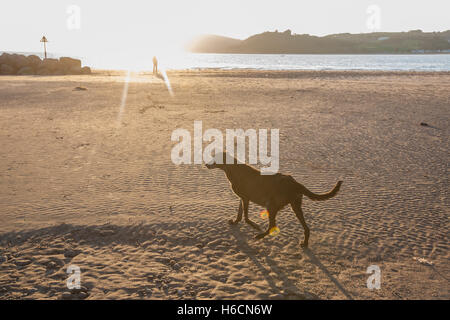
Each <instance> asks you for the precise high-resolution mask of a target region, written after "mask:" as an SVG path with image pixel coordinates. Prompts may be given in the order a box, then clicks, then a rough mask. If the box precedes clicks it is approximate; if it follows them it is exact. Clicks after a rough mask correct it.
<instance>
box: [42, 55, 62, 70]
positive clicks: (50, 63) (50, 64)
mask: <svg viewBox="0 0 450 320" xmlns="http://www.w3.org/2000/svg"><path fill="white" fill-rule="evenodd" d="M60 66H61V65H60V64H59V61H58V60H57V59H50V58H48V59H44V60H42V62H41V64H40V65H39V68H44V69H47V70H49V71H51V72H53V71H56V70H58V68H60Z"/></svg>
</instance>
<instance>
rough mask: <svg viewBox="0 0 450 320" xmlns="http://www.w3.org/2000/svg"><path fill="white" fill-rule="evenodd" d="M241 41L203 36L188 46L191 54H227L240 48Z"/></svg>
mask: <svg viewBox="0 0 450 320" xmlns="http://www.w3.org/2000/svg"><path fill="white" fill-rule="evenodd" d="M241 42H242V41H241V40H238V39H233V38H228V37H222V36H216V35H202V36H199V37H196V38H194V40H192V41H191V42H190V43H189V44H188V46H187V49H188V50H189V51H191V52H202V53H217V52H226V51H227V50H230V49H232V48H234V47H235V46H239V45H240V44H241Z"/></svg>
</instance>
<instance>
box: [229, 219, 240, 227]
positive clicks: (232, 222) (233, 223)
mask: <svg viewBox="0 0 450 320" xmlns="http://www.w3.org/2000/svg"><path fill="white" fill-rule="evenodd" d="M228 224H229V225H231V226H235V225H237V224H238V221H234V220H232V219H230V220H228Z"/></svg>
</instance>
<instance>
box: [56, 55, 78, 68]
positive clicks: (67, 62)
mask: <svg viewBox="0 0 450 320" xmlns="http://www.w3.org/2000/svg"><path fill="white" fill-rule="evenodd" d="M59 62H60V64H61V65H62V66H63V67H64V69H66V70H70V69H72V68H77V69H81V60H78V59H73V58H69V57H61V58H59Z"/></svg>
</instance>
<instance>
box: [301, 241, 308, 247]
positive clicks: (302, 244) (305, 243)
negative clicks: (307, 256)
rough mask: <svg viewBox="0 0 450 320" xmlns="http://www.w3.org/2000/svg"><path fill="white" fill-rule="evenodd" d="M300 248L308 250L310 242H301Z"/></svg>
mask: <svg viewBox="0 0 450 320" xmlns="http://www.w3.org/2000/svg"><path fill="white" fill-rule="evenodd" d="M300 247H302V248H303V249H308V242H303V241H302V242H301V243H300Z"/></svg>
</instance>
